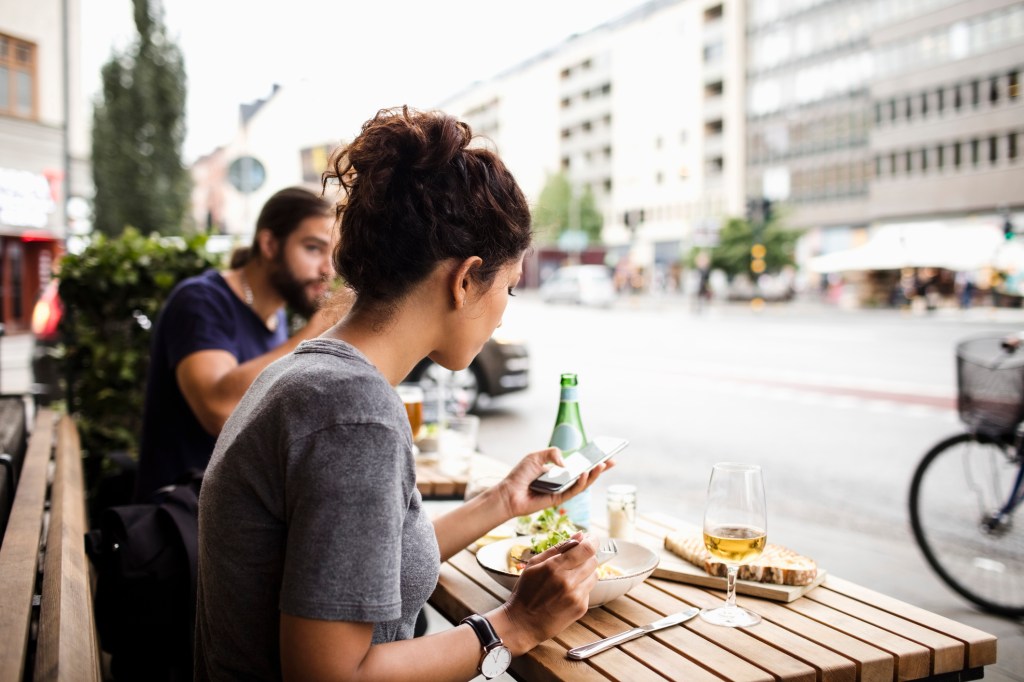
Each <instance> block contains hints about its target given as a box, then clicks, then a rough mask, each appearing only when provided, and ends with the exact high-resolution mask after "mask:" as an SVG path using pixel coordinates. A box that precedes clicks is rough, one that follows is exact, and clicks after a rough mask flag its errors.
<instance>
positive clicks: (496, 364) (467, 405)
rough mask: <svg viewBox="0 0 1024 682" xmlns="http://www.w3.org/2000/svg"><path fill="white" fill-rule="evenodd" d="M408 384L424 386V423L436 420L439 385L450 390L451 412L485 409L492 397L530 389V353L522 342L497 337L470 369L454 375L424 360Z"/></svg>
mask: <svg viewBox="0 0 1024 682" xmlns="http://www.w3.org/2000/svg"><path fill="white" fill-rule="evenodd" d="M404 381H405V382H413V383H419V384H420V385H421V386H423V388H424V392H425V393H426V400H425V402H424V405H423V412H424V414H423V417H424V420H425V421H427V422H431V421H436V419H437V398H436V396H437V386H438V385H439V384H440V383H441V382H444V383H445V385H446V387H447V396H446V398H445V400H446V402H447V404H448V410H449V412H452V413H456V412H461V411H469V412H471V411H474V410H476V409H477V408H478V407H484V406H485V405H486V404H487V403H488V402H490V400H491V399H492V398H496V397H498V396H500V395H505V394H506V393H512V392H514V391H522V390H524V389H526V388H528V387H529V386H530V354H529V351H528V350H527V347H526V344H525V343H523V342H521V341H513V340H509V339H506V338H502V337H500V336H493V337H491V338H490V339H488V340H487V343H485V344H484V347H483V350H481V351H480V354H479V355H477V356H476V357H475V358H473V362H472V363H470V365H469V367H467V368H466V369H463V370H460V371H458V372H452V371H450V370H447V369H445V368H443V367H441V366H440V365H438V364H436V363H435V362H433V361H432V360H430V358H424V359H423V360H421V361H420V363H419V364H418V365H416V367H414V368H413V370H412V371H411V372H410V373H409V376H407V377H406V378H405V380H404Z"/></svg>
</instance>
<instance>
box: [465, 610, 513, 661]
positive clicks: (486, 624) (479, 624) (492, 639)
mask: <svg viewBox="0 0 1024 682" xmlns="http://www.w3.org/2000/svg"><path fill="white" fill-rule="evenodd" d="M461 622H463V623H466V624H467V625H469V627H471V628H473V632H475V633H476V636H477V639H479V640H480V644H481V645H482V646H483V648H484V651H485V652H487V651H490V650H491V649H493V648H494V647H496V646H502V644H503V643H502V641H501V637H498V633H497V632H495V631H494V627H493V626H492V625H491V621H489V620H487V619H486V618H484V617H483V616H481V615H480V614H478V613H474V614H471V615H469V616H466V617H465V618H463V619H462V621H461Z"/></svg>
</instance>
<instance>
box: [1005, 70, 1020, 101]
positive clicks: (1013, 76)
mask: <svg viewBox="0 0 1024 682" xmlns="http://www.w3.org/2000/svg"><path fill="white" fill-rule="evenodd" d="M1019 78H1020V76H1019V75H1018V73H1017V71H1016V70H1013V71H1011V72H1010V73H1009V75H1007V77H1006V82H1007V88H1006V96H1007V97H1009V98H1010V99H1011V100H1013V99H1017V98H1018V97H1020V82H1019V80H1018V79H1019Z"/></svg>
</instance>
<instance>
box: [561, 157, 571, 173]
mask: <svg viewBox="0 0 1024 682" xmlns="http://www.w3.org/2000/svg"><path fill="white" fill-rule="evenodd" d="M570 165H572V162H571V161H570V160H569V157H568V156H563V157H562V170H564V171H567V170H569V166H570Z"/></svg>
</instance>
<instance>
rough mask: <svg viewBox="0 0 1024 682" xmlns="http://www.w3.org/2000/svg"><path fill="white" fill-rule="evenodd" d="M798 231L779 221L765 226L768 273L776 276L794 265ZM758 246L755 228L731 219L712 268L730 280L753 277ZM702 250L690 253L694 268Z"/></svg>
mask: <svg viewBox="0 0 1024 682" xmlns="http://www.w3.org/2000/svg"><path fill="white" fill-rule="evenodd" d="M799 236H800V232H799V231H798V230H789V229H786V228H784V227H782V226H781V225H780V224H779V222H778V221H777V220H772V221H771V222H769V223H768V225H766V226H765V228H764V230H763V232H762V234H761V244H763V245H764V247H765V252H766V253H765V258H764V261H765V273H767V274H772V273H777V272H779V271H780V270H782V269H783V268H784V267H786V266H787V265H793V264H794V262H795V261H794V259H793V254H794V250H795V248H796V240H797V238H798V237H799ZM753 245H754V230H753V228H752V227H751V224H750V223H749V222H748V221H746V220H743V219H740V218H731V219H730V220H729V221H728V222H727V223H726V225H725V227H723V228H722V230H721V232H719V234H718V246H716V247H714V248H713V249H711V268H712V269H713V270H722V271H723V272H725V274H726V275H728V277H729V278H730V279H732V278H733V277H735V276H736V275H738V274H740V273H748V274H749V273H750V249H751V247H752V246H753ZM699 250H702V249H694V250H693V251H691V253H690V258H689V262H690V264H691V265H692V264H693V263H694V261H695V260H696V254H697V252H698V251H699Z"/></svg>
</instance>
